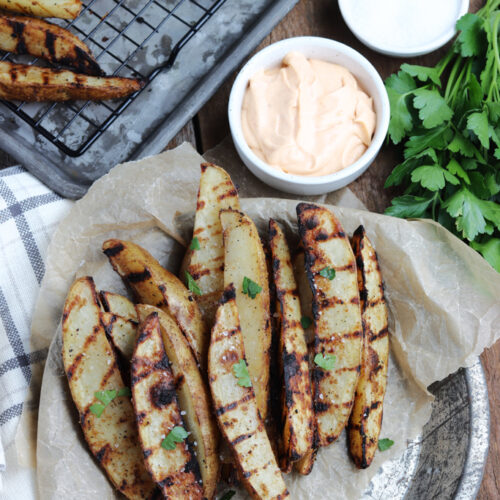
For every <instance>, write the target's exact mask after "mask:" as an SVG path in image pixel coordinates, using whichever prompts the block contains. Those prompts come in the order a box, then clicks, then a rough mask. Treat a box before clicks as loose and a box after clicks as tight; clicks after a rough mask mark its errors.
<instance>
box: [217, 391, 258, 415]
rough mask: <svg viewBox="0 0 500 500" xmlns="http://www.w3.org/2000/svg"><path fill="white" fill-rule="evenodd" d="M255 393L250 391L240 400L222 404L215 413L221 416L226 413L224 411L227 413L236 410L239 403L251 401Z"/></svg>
mask: <svg viewBox="0 0 500 500" xmlns="http://www.w3.org/2000/svg"><path fill="white" fill-rule="evenodd" d="M252 397H253V394H252V393H251V392H249V393H248V394H247V395H246V396H243V397H242V398H241V399H240V400H239V401H233V402H232V403H229V404H228V405H226V406H220V407H219V408H216V409H215V414H216V415H217V416H218V417H220V416H221V415H224V413H227V412H229V411H232V410H234V409H235V408H237V407H238V406H239V405H241V404H243V403H246V402H247V401H250V399H252Z"/></svg>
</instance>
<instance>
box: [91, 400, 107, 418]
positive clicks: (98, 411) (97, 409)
mask: <svg viewBox="0 0 500 500" xmlns="http://www.w3.org/2000/svg"><path fill="white" fill-rule="evenodd" d="M105 408H106V406H104V405H103V404H102V403H94V404H93V405H91V406H90V408H89V409H90V411H91V412H92V413H93V414H94V415H95V416H96V417H97V418H99V417H100V416H101V415H102V412H103V411H104V409H105Z"/></svg>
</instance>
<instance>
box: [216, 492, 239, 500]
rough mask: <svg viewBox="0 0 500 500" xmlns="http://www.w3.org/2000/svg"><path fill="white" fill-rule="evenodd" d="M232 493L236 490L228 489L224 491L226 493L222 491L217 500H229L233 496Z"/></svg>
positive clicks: (234, 493)
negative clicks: (222, 493)
mask: <svg viewBox="0 0 500 500" xmlns="http://www.w3.org/2000/svg"><path fill="white" fill-rule="evenodd" d="M234 495H236V491H234V490H229V491H226V493H224V495H222V496H221V497H220V498H219V500H230V499H231V498H233V497H234Z"/></svg>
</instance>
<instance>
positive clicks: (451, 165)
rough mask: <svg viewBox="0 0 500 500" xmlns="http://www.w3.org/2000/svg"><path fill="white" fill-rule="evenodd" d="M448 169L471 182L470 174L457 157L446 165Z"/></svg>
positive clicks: (468, 182)
mask: <svg viewBox="0 0 500 500" xmlns="http://www.w3.org/2000/svg"><path fill="white" fill-rule="evenodd" d="M446 169H447V170H448V172H450V174H453V175H456V176H457V177H460V178H461V179H463V180H464V181H465V182H466V183H467V184H470V177H469V174H468V173H467V172H466V171H465V170H464V169H463V168H462V167H461V166H460V163H458V161H457V160H455V158H452V159H451V160H450V162H449V163H448V165H446Z"/></svg>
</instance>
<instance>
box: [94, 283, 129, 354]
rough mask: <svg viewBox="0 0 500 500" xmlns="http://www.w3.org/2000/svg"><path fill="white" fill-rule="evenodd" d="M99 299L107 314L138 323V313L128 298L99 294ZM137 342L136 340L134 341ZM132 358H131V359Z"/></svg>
mask: <svg viewBox="0 0 500 500" xmlns="http://www.w3.org/2000/svg"><path fill="white" fill-rule="evenodd" d="M99 299H100V301H101V304H102V306H103V307H104V310H105V311H106V312H109V313H112V314H114V315H116V316H120V317H121V318H123V319H125V320H127V321H135V322H136V323H137V321H138V319H137V311H136V310H135V305H134V304H133V302H132V301H131V300H129V299H127V297H124V296H123V295H120V294H118V293H113V292H104V291H101V292H99ZM134 340H135V339H134ZM130 357H131V356H129V359H130Z"/></svg>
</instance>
